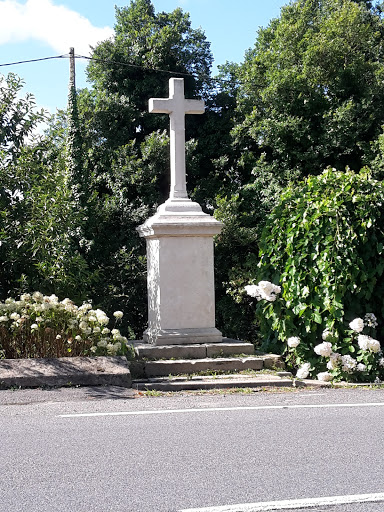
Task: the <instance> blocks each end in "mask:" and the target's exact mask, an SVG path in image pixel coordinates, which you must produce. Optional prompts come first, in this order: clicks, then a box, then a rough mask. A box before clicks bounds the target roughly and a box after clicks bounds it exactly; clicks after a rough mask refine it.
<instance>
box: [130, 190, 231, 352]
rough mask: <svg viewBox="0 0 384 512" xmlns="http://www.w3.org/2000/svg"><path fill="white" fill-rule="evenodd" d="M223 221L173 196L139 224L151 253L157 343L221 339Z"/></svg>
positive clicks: (152, 333)
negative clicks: (216, 250)
mask: <svg viewBox="0 0 384 512" xmlns="http://www.w3.org/2000/svg"><path fill="white" fill-rule="evenodd" d="M221 228H222V223H221V222H219V221H217V220H215V219H214V218H213V217H211V216H210V215H207V214H205V213H203V211H202V210H201V207H200V206H199V205H198V204H197V203H194V202H192V201H191V200H190V199H188V198H180V199H177V198H172V199H168V200H167V201H166V202H165V203H164V204H162V205H161V206H160V207H159V208H158V210H157V213H156V214H155V215H154V216H153V217H151V218H150V219H148V220H147V221H146V222H145V223H144V224H143V225H142V226H140V227H139V228H138V232H139V234H140V236H142V237H144V238H145V239H146V243H147V259H148V329H147V330H146V331H145V333H144V341H146V342H147V343H152V344H154V345H179V344H180V345H182V344H194V343H218V342H221V341H222V334H221V332H220V331H218V330H217V329H216V327H215V290H214V266H213V236H214V235H217V234H218V233H220V231H221Z"/></svg>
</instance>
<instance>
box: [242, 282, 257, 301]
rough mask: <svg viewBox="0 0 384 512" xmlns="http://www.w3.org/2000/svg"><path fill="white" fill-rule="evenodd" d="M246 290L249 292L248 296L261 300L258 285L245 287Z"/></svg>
mask: <svg viewBox="0 0 384 512" xmlns="http://www.w3.org/2000/svg"><path fill="white" fill-rule="evenodd" d="M244 290H245V291H246V292H247V295H250V296H251V297H255V298H256V299H257V300H261V295H260V293H259V287H258V286H257V285H256V284H248V285H247V286H245V287H244Z"/></svg>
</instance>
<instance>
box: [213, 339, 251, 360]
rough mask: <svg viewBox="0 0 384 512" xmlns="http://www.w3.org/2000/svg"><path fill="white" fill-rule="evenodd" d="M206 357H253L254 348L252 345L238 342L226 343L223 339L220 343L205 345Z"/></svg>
mask: <svg viewBox="0 0 384 512" xmlns="http://www.w3.org/2000/svg"><path fill="white" fill-rule="evenodd" d="M206 347H207V354H206V357H214V356H218V355H223V356H232V355H238V354H245V355H254V353H255V347H254V345H253V344H252V343H244V342H240V341H232V342H227V341H226V340H225V338H223V342H222V343H210V344H207V345H206Z"/></svg>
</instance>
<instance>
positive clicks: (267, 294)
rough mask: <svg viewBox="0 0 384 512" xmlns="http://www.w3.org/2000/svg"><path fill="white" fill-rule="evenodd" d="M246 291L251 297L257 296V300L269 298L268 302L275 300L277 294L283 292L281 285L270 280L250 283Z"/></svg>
mask: <svg viewBox="0 0 384 512" xmlns="http://www.w3.org/2000/svg"><path fill="white" fill-rule="evenodd" d="M244 289H245V291H246V292H247V294H248V295H250V296H251V297H256V299H257V300H262V299H264V300H267V301H268V302H274V301H275V300H276V298H277V297H276V296H277V295H278V294H279V293H280V292H281V287H280V286H277V285H275V284H273V283H270V282H269V281H260V282H259V283H258V284H250V285H248V286H245V288H244Z"/></svg>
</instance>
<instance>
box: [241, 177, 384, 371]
mask: <svg viewBox="0 0 384 512" xmlns="http://www.w3.org/2000/svg"><path fill="white" fill-rule="evenodd" d="M383 197H384V183H383V182H379V181H376V180H373V179H372V178H371V176H370V174H369V172H368V170H363V171H361V173H359V174H355V173H353V172H352V171H350V170H347V171H345V172H344V173H343V172H337V171H336V170H334V169H327V170H325V171H324V172H323V173H322V174H321V175H319V176H310V177H308V178H307V179H306V180H305V181H304V182H302V183H300V186H297V185H296V186H295V187H289V188H287V189H286V190H285V191H284V193H283V194H282V196H281V200H280V203H279V204H278V205H277V206H276V208H275V209H274V210H273V211H272V212H271V214H270V216H269V218H268V220H267V222H266V226H265V229H264V231H263V234H262V239H261V243H260V260H259V262H258V265H257V268H255V269H254V270H253V272H254V274H253V277H257V279H260V280H261V281H260V282H259V283H258V284H250V285H249V287H248V288H247V292H248V293H249V294H251V295H252V296H254V297H256V299H258V304H257V307H256V317H257V322H258V327H259V329H260V332H261V335H262V336H263V339H264V346H263V348H264V349H265V350H272V351H278V352H284V351H285V353H286V354H287V357H288V358H290V361H291V363H292V365H293V366H294V367H296V368H302V365H304V364H307V363H310V369H308V367H305V368H304V369H303V371H302V373H306V372H309V374H310V375H312V376H313V375H318V374H319V373H324V372H326V371H327V370H329V369H327V368H326V363H327V361H328V359H329V358H330V357H333V356H332V354H340V358H339V359H336V358H337V356H334V357H333V359H332V361H333V363H332V364H334V365H335V366H336V362H337V368H333V369H332V372H333V373H332V372H331V374H332V378H348V379H349V380H371V379H372V377H373V378H376V376H378V375H379V374H380V375H381V367H380V366H378V360H379V359H378V355H377V354H379V353H380V345H379V342H378V341H377V338H378V339H380V338H384V329H383V327H384V300H383V297H384V275H383V274H384V258H383V254H384V231H383V229H382V226H383V225H384V206H383ZM255 267H256V265H255ZM254 282H255V283H257V281H254ZM268 282H269V284H268ZM278 289H281V291H280V293H279V292H278ZM271 290H274V291H275V292H274V293H272V292H271ZM367 311H368V312H369V313H367ZM366 313H367V314H366ZM364 315H365V316H364ZM364 330H368V331H369V332H364ZM371 331H372V332H371ZM359 335H361V336H360V338H359ZM367 336H371V338H369V339H368V338H367ZM296 337H298V338H299V339H300V340H301V342H300V344H298V345H297V341H293V342H292V338H296ZM288 340H291V341H290V342H289V343H288ZM292 343H293V344H296V346H295V347H294V346H293V345H292ZM329 344H330V345H329ZM315 347H316V350H315ZM364 365H365V366H366V368H365V369H364ZM322 378H323V380H324V379H329V377H328V376H327V375H323V376H322Z"/></svg>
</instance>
